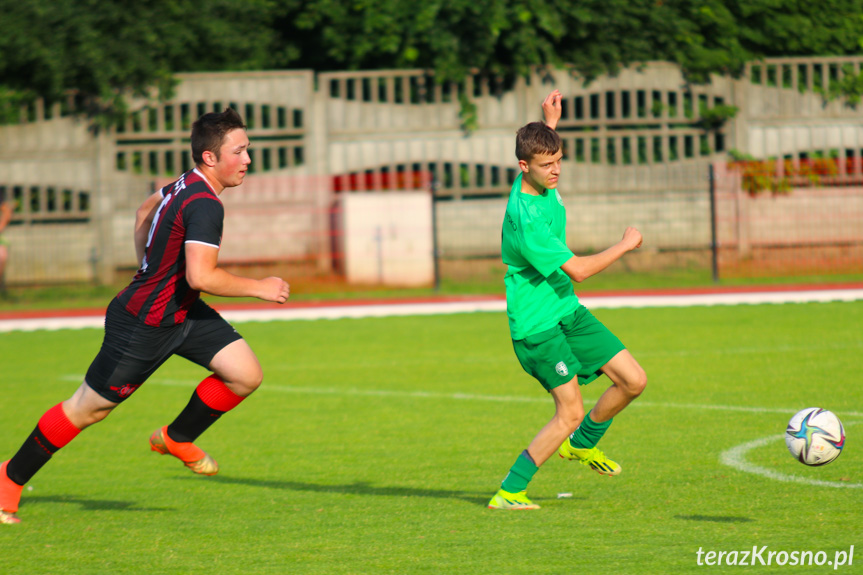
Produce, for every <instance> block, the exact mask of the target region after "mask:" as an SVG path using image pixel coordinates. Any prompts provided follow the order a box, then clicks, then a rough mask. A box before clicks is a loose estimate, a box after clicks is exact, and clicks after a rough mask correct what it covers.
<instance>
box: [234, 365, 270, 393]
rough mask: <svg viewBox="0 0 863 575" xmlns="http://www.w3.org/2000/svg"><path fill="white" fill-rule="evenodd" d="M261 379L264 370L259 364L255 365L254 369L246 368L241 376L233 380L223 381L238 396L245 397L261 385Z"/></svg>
mask: <svg viewBox="0 0 863 575" xmlns="http://www.w3.org/2000/svg"><path fill="white" fill-rule="evenodd" d="M263 381H264V372H263V370H262V369H261V366H260V365H256V366H255V368H254V369H249V370H247V371H246V372H244V373H243V375H242V376H240V377H237V378H235V379H234V381H225V385H227V386H228V387H229V388H230V389H231V391H233V392H234V393H235V394H237V395H239V396H240V397H246V396H249V395H251V394H252V393H254V392H255V390H256V389H258V388H259V387H261V383H262V382H263Z"/></svg>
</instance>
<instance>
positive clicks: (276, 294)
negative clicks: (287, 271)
mask: <svg viewBox="0 0 863 575" xmlns="http://www.w3.org/2000/svg"><path fill="white" fill-rule="evenodd" d="M261 284H262V287H263V290H262V292H261V295H260V296H258V297H260V299H262V300H264V301H274V302H276V303H285V302H286V301H288V298H289V297H290V295H291V286H289V285H288V282H286V281H285V280H283V279H282V278H277V277H268V278H264V279H262V280H261Z"/></svg>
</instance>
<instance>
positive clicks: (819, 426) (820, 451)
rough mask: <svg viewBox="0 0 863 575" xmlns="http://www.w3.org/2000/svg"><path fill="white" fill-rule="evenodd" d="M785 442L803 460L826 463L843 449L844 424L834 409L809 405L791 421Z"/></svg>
mask: <svg viewBox="0 0 863 575" xmlns="http://www.w3.org/2000/svg"><path fill="white" fill-rule="evenodd" d="M785 445H787V446H788V451H790V452H791V455H793V456H794V458H795V459H797V461H799V462H800V463H803V464H805V465H826V464H828V463H830V462H831V461H833V460H834V459H836V458H837V457H839V454H840V453H842V448H843V447H844V446H845V428H843V427H842V422H841V421H839V418H838V417H836V414H834V413H833V412H832V411H827V410H826V409H821V408H820V407H807V408H806V409H803V410H801V411H798V412H797V413H795V414H794V417H792V418H791V421H789V422H788V427H787V428H786V429H785Z"/></svg>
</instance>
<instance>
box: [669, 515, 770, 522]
mask: <svg viewBox="0 0 863 575" xmlns="http://www.w3.org/2000/svg"><path fill="white" fill-rule="evenodd" d="M674 518H675V519H684V520H686V521H707V522H710V523H749V522H751V521H755V520H754V519H752V518H750V517H734V516H732V515H675V516H674Z"/></svg>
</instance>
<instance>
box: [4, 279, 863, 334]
mask: <svg viewBox="0 0 863 575" xmlns="http://www.w3.org/2000/svg"><path fill="white" fill-rule="evenodd" d="M579 299H580V300H581V302H582V303H583V304H584V305H585V306H586V307H588V308H589V309H601V308H626V307H628V308H643V307H688V306H695V305H701V306H713V305H738V304H765V303H776V304H778V303H808V302H821V303H823V302H833V301H844V302H849V301H856V300H863V289H825V290H803V291H777V292H757V291H755V292H747V293H710V294H675V295H629V296H591V295H590V294H587V295H584V296H580V298H579ZM504 311H506V301H504V300H502V299H500V298H494V299H487V300H482V299H478V300H474V301H456V302H447V301H444V302H424V303H386V304H371V305H344V306H332V307H288V308H283V309H272V308H268V309H255V310H230V309H228V310H224V311H223V312H221V313H222V315H223V316H224V317H225V319H227V320H228V321H232V322H245V321H290V320H318V319H343V318H365V317H392V316H405V315H440V314H454V313H473V312H504ZM104 323H105V317H104V315H102V314H100V315H98V316H85V317H56V318H24V319H5V320H0V333H2V332H8V331H16V330H17V331H33V330H38V329H47V330H56V329H81V328H101V327H102V326H103V325H104Z"/></svg>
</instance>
